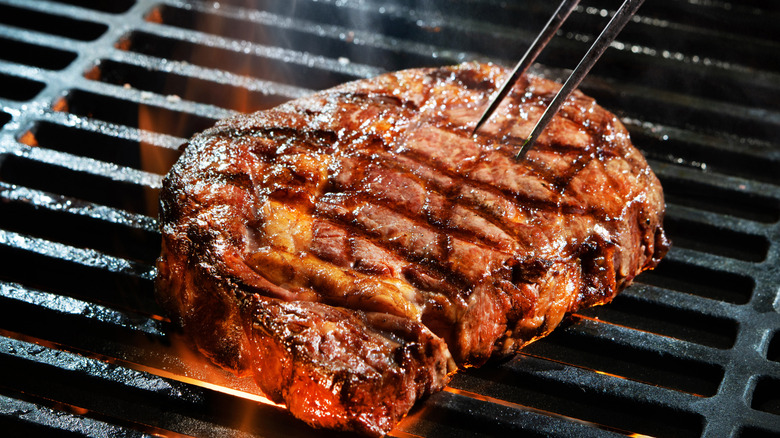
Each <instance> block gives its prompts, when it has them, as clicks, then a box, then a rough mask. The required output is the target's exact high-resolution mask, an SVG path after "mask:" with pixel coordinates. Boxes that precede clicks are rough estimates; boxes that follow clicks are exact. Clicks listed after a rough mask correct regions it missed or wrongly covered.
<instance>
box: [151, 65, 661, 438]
mask: <svg viewBox="0 0 780 438" xmlns="http://www.w3.org/2000/svg"><path fill="white" fill-rule="evenodd" d="M506 74H507V72H506V71H505V70H504V69H503V68H501V67H498V66H495V65H490V64H478V63H467V64H462V65H458V66H453V67H444V68H429V69H413V70H405V71H400V72H395V73H389V74H384V75H381V76H378V77H375V78H372V79H366V80H361V81H356V82H352V83H348V84H345V85H342V86H338V87H335V88H332V89H329V90H325V91H322V92H318V93H316V94H313V95H311V96H309V97H306V98H302V99H298V100H295V101H292V102H289V103H286V104H283V105H281V106H279V107H277V108H274V109H271V110H267V111H261V112H257V113H254V114H250V115H241V116H237V117H233V118H230V119H227V120H224V121H221V122H219V123H217V125H216V126H215V127H213V128H211V129H208V130H207V131H205V132H203V133H201V134H198V135H196V136H195V137H194V138H193V139H192V140H191V141H190V142H189V144H188V145H187V147H186V150H185V151H184V154H183V156H182V157H181V158H180V159H179V161H178V162H177V163H176V165H175V166H174V167H173V169H172V170H171V172H170V173H169V174H168V176H167V177H166V179H165V181H164V186H163V190H162V195H161V213H160V222H161V229H162V235H163V246H162V255H161V256H160V258H159V260H158V264H157V267H158V273H159V275H158V280H157V291H158V292H157V293H158V296H159V300H160V302H161V303H162V304H163V306H164V307H165V308H166V310H167V311H168V312H169V313H170V315H171V316H172V318H173V319H174V321H176V322H178V323H179V324H181V325H182V326H183V327H184V330H185V331H186V332H187V333H188V334H189V335H190V336H191V337H192V339H193V342H194V343H195V345H196V346H197V347H198V348H199V349H200V350H201V351H202V352H203V353H204V354H205V355H207V356H208V357H210V358H211V359H212V360H213V361H214V362H216V363H217V364H219V365H221V366H222V367H225V368H227V369H230V370H233V371H235V372H237V373H247V374H248V373H252V374H254V377H255V380H256V381H257V383H258V385H259V387H260V388H261V389H262V391H263V392H265V394H266V395H267V396H268V397H270V398H271V399H273V400H274V401H277V402H280V403H284V404H285V405H286V406H287V407H288V408H289V410H290V411H291V412H292V413H293V415H295V416H297V417H299V418H301V419H302V420H304V421H306V422H308V423H309V424H311V425H314V426H317V427H328V428H335V429H342V430H355V431H359V432H362V433H366V434H369V435H381V434H383V433H385V432H387V431H388V430H390V429H391V428H392V427H393V426H394V425H395V424H396V423H397V422H398V421H399V420H400V419H401V418H402V417H403V416H404V415H405V414H406V413H407V412H408V411H409V409H410V408H411V407H412V405H413V404H414V403H415V401H416V400H418V399H420V398H421V397H424V396H426V395H427V394H430V393H432V392H435V391H437V390H440V389H441V388H442V387H443V386H444V385H445V384H446V383H447V381H448V379H449V377H450V376H451V374H452V373H453V372H454V371H455V370H456V369H457V368H458V367H463V366H469V365H471V366H478V365H481V364H483V363H484V362H485V361H486V360H488V358H490V357H493V356H500V355H507V354H511V353H513V352H516V351H517V350H518V349H519V348H521V347H522V346H523V345H525V344H527V343H529V342H531V341H533V340H534V339H537V338H539V337H541V336H544V335H546V334H547V333H549V332H550V331H551V330H552V329H553V328H554V327H555V326H557V325H558V324H559V323H560V322H561V319H562V318H563V317H564V315H565V314H566V313H568V312H574V311H577V310H578V309H582V308H584V307H588V306H594V305H597V304H602V303H606V302H608V301H610V300H611V299H612V298H613V297H614V296H615V294H617V293H618V291H620V290H622V289H623V288H625V287H626V286H627V285H628V284H629V283H631V281H632V279H633V278H634V277H635V276H636V275H637V274H639V273H640V272H641V271H642V270H645V269H649V268H652V267H654V266H655V265H656V264H657V263H658V261H659V260H660V258H661V257H662V256H663V255H664V253H665V252H666V250H667V248H668V242H667V240H666V238H665V236H664V232H663V229H662V220H663V213H664V200H663V193H662V190H661V186H660V184H659V182H658V180H657V178H656V177H655V175H654V174H653V172H652V171H651V170H650V168H649V167H648V165H647V162H646V161H645V159H644V158H643V157H642V155H641V153H640V152H639V151H637V150H636V149H635V148H634V147H633V146H632V145H631V143H630V140H629V135H628V133H627V131H626V129H625V128H624V126H623V125H622V124H621V123H620V121H619V120H617V118H616V117H615V116H614V115H613V114H611V113H609V112H607V111H606V110H604V109H603V108H601V107H600V106H598V105H597V104H596V103H595V102H594V100H593V99H591V98H589V97H587V96H585V95H583V94H582V93H581V92H579V91H578V92H575V93H574V94H573V95H572V96H571V97H570V98H569V100H568V102H567V103H566V104H565V105H564V106H563V108H562V109H561V110H560V112H559V113H558V115H557V116H556V117H555V118H554V119H553V121H552V122H551V123H550V125H549V126H548V128H547V129H546V131H545V132H544V133H543V134H542V135H541V136H540V138H539V139H538V140H537V142H536V144H535V146H534V147H533V149H531V150H530V151H529V152H528V154H527V156H526V158H525V159H524V160H522V161H516V160H515V159H514V158H513V156H514V154H515V153H516V151H517V150H518V148H519V147H520V145H521V144H522V143H523V141H524V139H525V138H526V136H527V135H528V134H529V132H530V131H531V128H532V126H533V124H534V122H535V121H536V120H537V119H538V118H539V116H540V115H541V113H542V111H543V109H544V107H545V106H546V105H547V103H548V102H549V101H550V100H551V99H552V97H553V96H554V95H555V93H556V91H557V90H558V88H559V87H560V85H559V84H557V83H555V82H552V81H549V80H546V79H542V78H539V77H535V76H528V77H525V78H523V79H521V80H520V81H518V83H517V84H516V86H515V87H514V89H513V91H512V92H511V94H510V95H509V96H508V98H506V99H505V100H504V102H502V105H501V106H500V107H499V109H498V110H497V111H496V113H495V114H494V115H493V116H492V118H491V119H490V120H489V121H488V123H487V124H486V125H485V126H483V128H482V129H481V130H480V131H479V132H478V134H477V135H476V136H474V137H472V136H471V130H472V129H473V127H474V124H475V122H476V120H477V119H478V118H479V115H480V114H481V111H482V110H483V109H484V108H485V105H487V102H488V100H489V98H490V96H491V94H492V93H493V92H494V91H495V90H496V88H497V86H498V85H500V84H501V82H502V79H503V78H504V76H505V75H506Z"/></svg>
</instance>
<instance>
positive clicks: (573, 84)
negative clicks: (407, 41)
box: [473, 0, 644, 160]
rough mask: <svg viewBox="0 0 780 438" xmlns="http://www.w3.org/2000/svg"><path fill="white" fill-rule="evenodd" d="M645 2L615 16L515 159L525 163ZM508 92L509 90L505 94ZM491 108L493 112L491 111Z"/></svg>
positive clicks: (629, 0)
mask: <svg viewBox="0 0 780 438" xmlns="http://www.w3.org/2000/svg"><path fill="white" fill-rule="evenodd" d="M643 2H644V0H625V1H624V2H623V4H622V5H621V6H620V8H619V9H618V10H617V12H615V15H614V16H612V19H611V20H610V21H609V23H608V24H607V26H606V27H605V28H604V30H602V31H601V34H599V36H598V37H597V38H596V40H595V41H594V42H593V44H592V45H591V46H590V49H588V51H587V52H586V53H585V56H583V58H582V60H580V62H579V64H577V67H575V69H574V71H572V73H571V75H569V77H568V78H567V79H566V82H564V84H563V86H562V87H561V89H560V90H559V91H558V94H556V95H555V97H554V98H553V100H552V101H551V102H550V104H549V105H548V106H547V109H546V110H545V111H544V114H542V117H541V118H540V119H539V121H537V122H536V125H535V126H534V128H533V130H531V134H530V135H529V136H528V139H527V140H526V141H525V143H524V144H523V145H522V146H521V147H520V150H519V151H518V152H517V155H515V158H516V159H517V160H521V159H522V158H523V157H524V156H525V153H526V152H527V151H528V149H530V148H531V147H532V146H533V143H534V141H536V139H538V138H539V135H540V134H541V133H542V131H543V130H544V128H545V127H547V124H548V123H550V120H552V118H553V116H554V115H555V113H557V112H558V110H559V109H560V108H561V106H562V105H563V103H564V102H565V101H566V99H567V98H568V97H569V95H570V94H571V93H572V92H573V91H574V90H575V89H576V88H577V87H578V86H579V85H580V82H582V80H583V79H584V78H585V76H586V75H587V74H588V73H589V72H590V70H591V68H593V65H595V64H596V61H598V59H599V58H600V57H601V55H602V54H603V53H604V51H606V50H607V47H609V46H610V44H612V41H614V39H615V37H616V36H617V35H618V34H619V33H620V31H621V30H623V27H625V25H626V24H627V23H628V22H629V21H630V20H631V17H633V16H634V13H636V11H637V9H639V7H640V6H641V5H642V3H643ZM568 3H569V1H568V0H564V1H563V2H562V3H561V5H563V4H568ZM573 7H574V6H572V8H573ZM559 9H560V8H559ZM564 19H565V18H564ZM558 26H560V23H558ZM545 31H546V29H545V30H543V31H542V33H545ZM554 33H555V32H554V31H553V34H554ZM540 51H541V49H540ZM531 62H533V61H531ZM529 65H530V63H529ZM519 77H520V75H517V77H514V79H513V80H512V81H507V82H506V83H505V84H504V85H503V87H502V89H501V91H499V94H497V96H501V98H503V97H504V96H506V94H508V92H509V90H510V89H511V88H512V86H513V85H514V82H515V81H517V79H518V78H519ZM510 78H511V76H510ZM504 88H505V89H506V90H504ZM499 100H500V99H499ZM491 106H492V110H491V109H490V107H491ZM491 106H489V107H488V108H489V111H486V112H485V114H483V116H482V118H481V119H480V122H478V123H477V127H476V128H475V129H474V131H473V132H474V133H476V131H477V129H479V127H480V126H482V124H483V123H484V121H485V120H487V119H488V118H489V117H490V114H491V113H492V111H494V110H495V108H497V107H498V103H495V104H493V103H491ZM483 119H484V120H483Z"/></svg>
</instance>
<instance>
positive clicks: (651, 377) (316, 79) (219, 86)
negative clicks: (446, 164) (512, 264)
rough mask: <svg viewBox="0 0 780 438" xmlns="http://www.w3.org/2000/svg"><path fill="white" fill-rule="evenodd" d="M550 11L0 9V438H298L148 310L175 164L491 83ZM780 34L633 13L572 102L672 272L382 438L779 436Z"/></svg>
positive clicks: (333, 0)
mask: <svg viewBox="0 0 780 438" xmlns="http://www.w3.org/2000/svg"><path fill="white" fill-rule="evenodd" d="M552 3H553V2H547V1H541V0H540V1H509V0H507V1H498V0H487V1H481V2H478V1H475V0H426V1H412V0H396V1H395V2H382V1H379V0H365V1H358V0H318V1H315V0H298V1H288V0H277V1H274V0H229V1H222V2H219V3H218V2H214V1H202V2H201V1H192V2H185V1H180V0H137V1H133V0H122V1H110V2H106V1H98V0H60V1H35V2H29V1H22V0H0V430H2V431H3V432H2V434H3V435H4V436H14V435H19V436H39V435H47V436H147V435H166V436H179V435H192V436H267V437H277V436H282V437H289V436H311V435H312V431H311V430H310V429H309V428H308V427H306V426H305V425H303V424H302V423H300V422H298V421H296V420H294V419H293V418H292V417H290V416H289V415H288V414H287V413H286V412H285V411H284V410H283V409H281V408H279V407H277V406H273V405H270V404H268V403H265V402H263V399H262V398H260V397H259V396H256V395H253V391H254V389H253V387H252V384H251V382H248V381H247V380H246V379H239V378H236V377H232V376H230V375H227V374H226V373H224V372H221V371H220V370H217V369H215V368H214V367H212V366H210V365H208V364H206V363H204V362H203V361H202V360H201V359H200V358H199V356H198V355H196V354H194V353H192V352H191V351H190V350H189V349H188V348H187V347H186V342H182V340H181V335H180V334H179V332H178V331H177V330H176V329H175V328H174V327H172V326H171V324H170V322H169V321H168V320H167V319H166V318H165V316H164V315H163V314H162V312H161V310H160V309H159V307H158V306H157V304H156V303H155V301H154V297H153V289H152V279H153V276H154V270H153V263H154V259H155V257H156V256H157V254H158V252H159V245H160V236H159V233H158V232H157V229H156V221H155V219H154V218H155V217H156V214H157V212H156V209H157V196H158V192H159V187H160V182H161V178H162V175H164V174H165V173H166V172H167V170H168V169H169V167H170V166H171V164H172V163H173V162H174V161H175V159H176V158H177V156H178V152H177V147H178V145H179V144H181V143H182V142H183V141H184V139H185V138H188V137H189V136H190V135H192V134H193V133H195V132H197V131H199V130H202V129H204V128H206V127H208V126H210V125H211V124H212V123H214V121H215V120H216V119H219V118H221V117H225V116H228V115H230V114H234V113H235V112H237V111H242V112H246V111H254V110H259V109H264V108H269V107H273V106H275V105H277V104H279V103H280V102H283V101H285V100H288V99H290V98H295V97H299V96H302V95H305V94H307V93H309V92H310V91H311V90H315V89H322V88H326V87H330V86H333V85H336V84H338V83H341V82H343V81H347V80H352V79H357V78H364V77H369V76H373V75H376V74H378V73H381V72H383V71H387V70H397V69H402V68H407V67H417V66H432V65H444V64H454V63H458V62H462V61H466V60H472V59H478V60H492V61H495V62H501V63H504V64H506V65H513V63H514V62H515V60H516V59H517V58H518V57H519V55H520V54H521V53H522V52H523V51H524V50H525V47H526V46H527V45H528V44H529V42H530V39H531V38H533V36H534V35H535V33H536V32H537V31H538V30H539V28H540V27H541V25H542V24H543V22H544V21H545V20H546V19H547V17H548V16H549V14H550V13H551V11H552V8H553V7H554V5H553V4H552ZM583 3H584V4H583V5H582V6H580V7H579V8H578V10H577V11H576V12H575V13H574V14H573V16H572V18H571V19H570V20H569V22H567V23H566V24H565V25H564V28H563V30H562V32H561V34H560V35H559V36H558V38H556V39H554V41H553V43H552V44H551V45H550V47H548V49H547V51H545V52H544V54H543V55H542V58H541V59H540V62H541V64H542V65H543V67H541V66H540V67H539V69H540V70H541V71H545V72H547V73H548V74H551V75H554V76H555V75H560V74H561V73H560V71H561V70H560V69H565V68H572V67H573V66H574V65H575V63H576V62H577V60H578V59H579V58H580V57H581V55H582V54H583V53H584V51H585V49H586V47H587V45H588V42H589V41H590V40H591V39H592V38H593V36H594V32H595V31H596V29H597V28H600V27H602V26H603V25H604V24H605V22H606V17H607V16H608V14H609V11H610V10H612V9H614V8H615V7H616V6H617V4H618V3H619V1H618V0H614V1H613V0H610V1H607V0H590V1H584V2H583ZM779 20H780V7H778V6H776V3H775V2H772V1H768V0H767V1H761V0H750V1H734V2H729V1H722V0H654V1H648V2H646V4H645V5H644V6H643V7H642V8H641V9H640V12H639V15H638V16H637V17H635V20H634V22H633V23H630V24H629V26H628V27H627V28H626V29H625V30H624V32H623V33H622V34H621V35H620V36H619V38H618V41H617V42H616V43H615V44H614V45H613V48H612V49H611V50H609V51H608V53H607V54H606V55H605V57H604V58H603V59H602V60H601V61H600V62H599V64H598V65H597V66H596V68H595V69H594V71H593V73H592V74H591V76H590V77H589V78H588V79H587V80H586V83H585V84H584V85H583V89H584V91H585V92H586V93H588V94H590V95H592V96H594V97H596V98H597V99H598V101H599V103H601V104H602V105H603V106H605V107H607V108H609V109H611V110H613V111H614V112H616V113H617V114H619V115H620V116H621V118H622V120H623V121H624V123H625V124H626V125H627V126H628V127H629V130H630V131H631V134H632V136H633V138H634V142H635V143H636V144H637V145H638V146H639V147H640V148H641V149H642V150H643V151H644V152H645V154H646V155H647V157H648V159H649V161H650V163H651V165H652V166H653V168H654V170H655V171H656V173H657V174H658V176H659V177H660V179H661V181H662V183H663V185H664V188H665V192H666V196H667V202H668V214H667V221H666V224H667V227H668V230H669V233H670V235H671V238H672V240H673V242H674V247H673V249H672V251H671V252H670V253H669V255H668V257H667V258H666V259H665V260H664V262H663V263H662V264H661V265H660V266H659V267H658V269H657V270H655V271H653V272H650V273H646V274H643V275H641V276H640V277H639V278H638V281H637V282H636V284H635V285H633V286H632V287H630V288H629V289H628V290H626V291H625V292H624V293H623V294H622V295H621V296H619V297H618V298H617V299H616V300H615V301H614V302H613V303H612V304H610V305H607V306H603V307H600V308H596V309H591V310H588V311H586V312H583V313H582V314H579V315H574V316H573V317H572V318H571V321H570V322H567V323H566V324H564V326H562V327H561V328H559V329H558V330H557V331H556V332H555V333H554V334H553V335H551V336H549V337H548V338H546V339H543V340H541V341H539V342H537V343H535V344H533V345H531V346H530V347H528V348H527V349H525V350H524V352H523V354H520V355H518V356H517V357H515V358H513V359H511V360H508V361H503V362H499V363H492V364H489V365H487V366H485V367H483V368H481V369H476V370H468V371H466V372H462V373H460V374H458V375H457V376H456V377H455V379H454V380H453V381H452V384H451V386H450V387H448V388H447V389H446V390H445V391H443V392H441V393H439V394H436V395H434V396H432V397H430V398H429V399H427V400H426V401H425V402H424V403H421V404H420V406H419V407H418V408H417V409H416V410H415V411H413V413H412V414H411V415H410V416H409V417H408V418H407V419H406V420H404V421H403V422H402V423H401V425H400V426H399V427H398V428H397V429H396V430H394V431H393V432H392V434H391V435H394V436H399V437H411V436H475V435H498V436H509V435H510V434H515V435H518V436H531V437H533V436H560V437H572V436H578V437H579V436H619V435H631V436H637V435H653V436H664V437H677V436H681V437H697V436H701V437H741V438H747V437H758V436H762V437H763V436H775V437H780V267H779V265H780V43H778V41H780V27H779V26H777V22H778V21H779ZM319 435H321V436H335V434H333V433H330V432H326V431H323V432H319Z"/></svg>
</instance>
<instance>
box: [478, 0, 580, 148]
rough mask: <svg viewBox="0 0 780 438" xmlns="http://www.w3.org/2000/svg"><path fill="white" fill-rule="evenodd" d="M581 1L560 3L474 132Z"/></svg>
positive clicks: (492, 101) (491, 101)
mask: <svg viewBox="0 0 780 438" xmlns="http://www.w3.org/2000/svg"><path fill="white" fill-rule="evenodd" d="M579 2H580V0H563V1H562V2H561V4H560V5H558V9H556V10H555V13H553V14H552V16H551V17H550V19H549V20H548V21H547V24H545V25H544V28H543V29H542V31H541V32H539V34H538V35H537V36H536V39H535V40H534V41H533V42H532V43H531V45H530V46H529V47H528V50H526V51H525V54H523V57H522V58H520V61H518V63H517V65H515V69H514V70H512V74H510V75H509V77H508V78H506V80H505V81H504V83H503V84H502V85H501V88H499V89H498V93H496V94H495V95H494V96H493V99H491V100H490V104H488V107H487V109H485V111H484V112H483V113H482V117H480V118H479V120H478V121H477V125H476V126H475V127H474V130H473V131H472V134H474V133H476V132H477V131H478V130H479V128H480V127H482V125H483V124H485V122H487V120H488V119H489V118H490V116H491V114H493V112H494V111H495V110H496V108H498V105H499V104H500V103H501V101H502V100H503V99H504V97H506V95H507V94H509V91H511V90H512V86H513V85H514V84H515V82H517V80H518V79H520V77H521V76H523V74H524V73H525V72H526V70H528V67H530V66H531V64H533V63H534V61H536V58H537V57H538V56H539V54H540V53H541V52H542V49H544V48H545V47H546V46H547V43H549V42H550V40H551V39H552V37H553V36H554V35H555V32H557V31H558V29H559V28H560V27H561V24H563V22H564V21H566V19H567V18H569V15H570V14H571V11H573V10H574V8H576V7H577V4H578V3H579Z"/></svg>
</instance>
